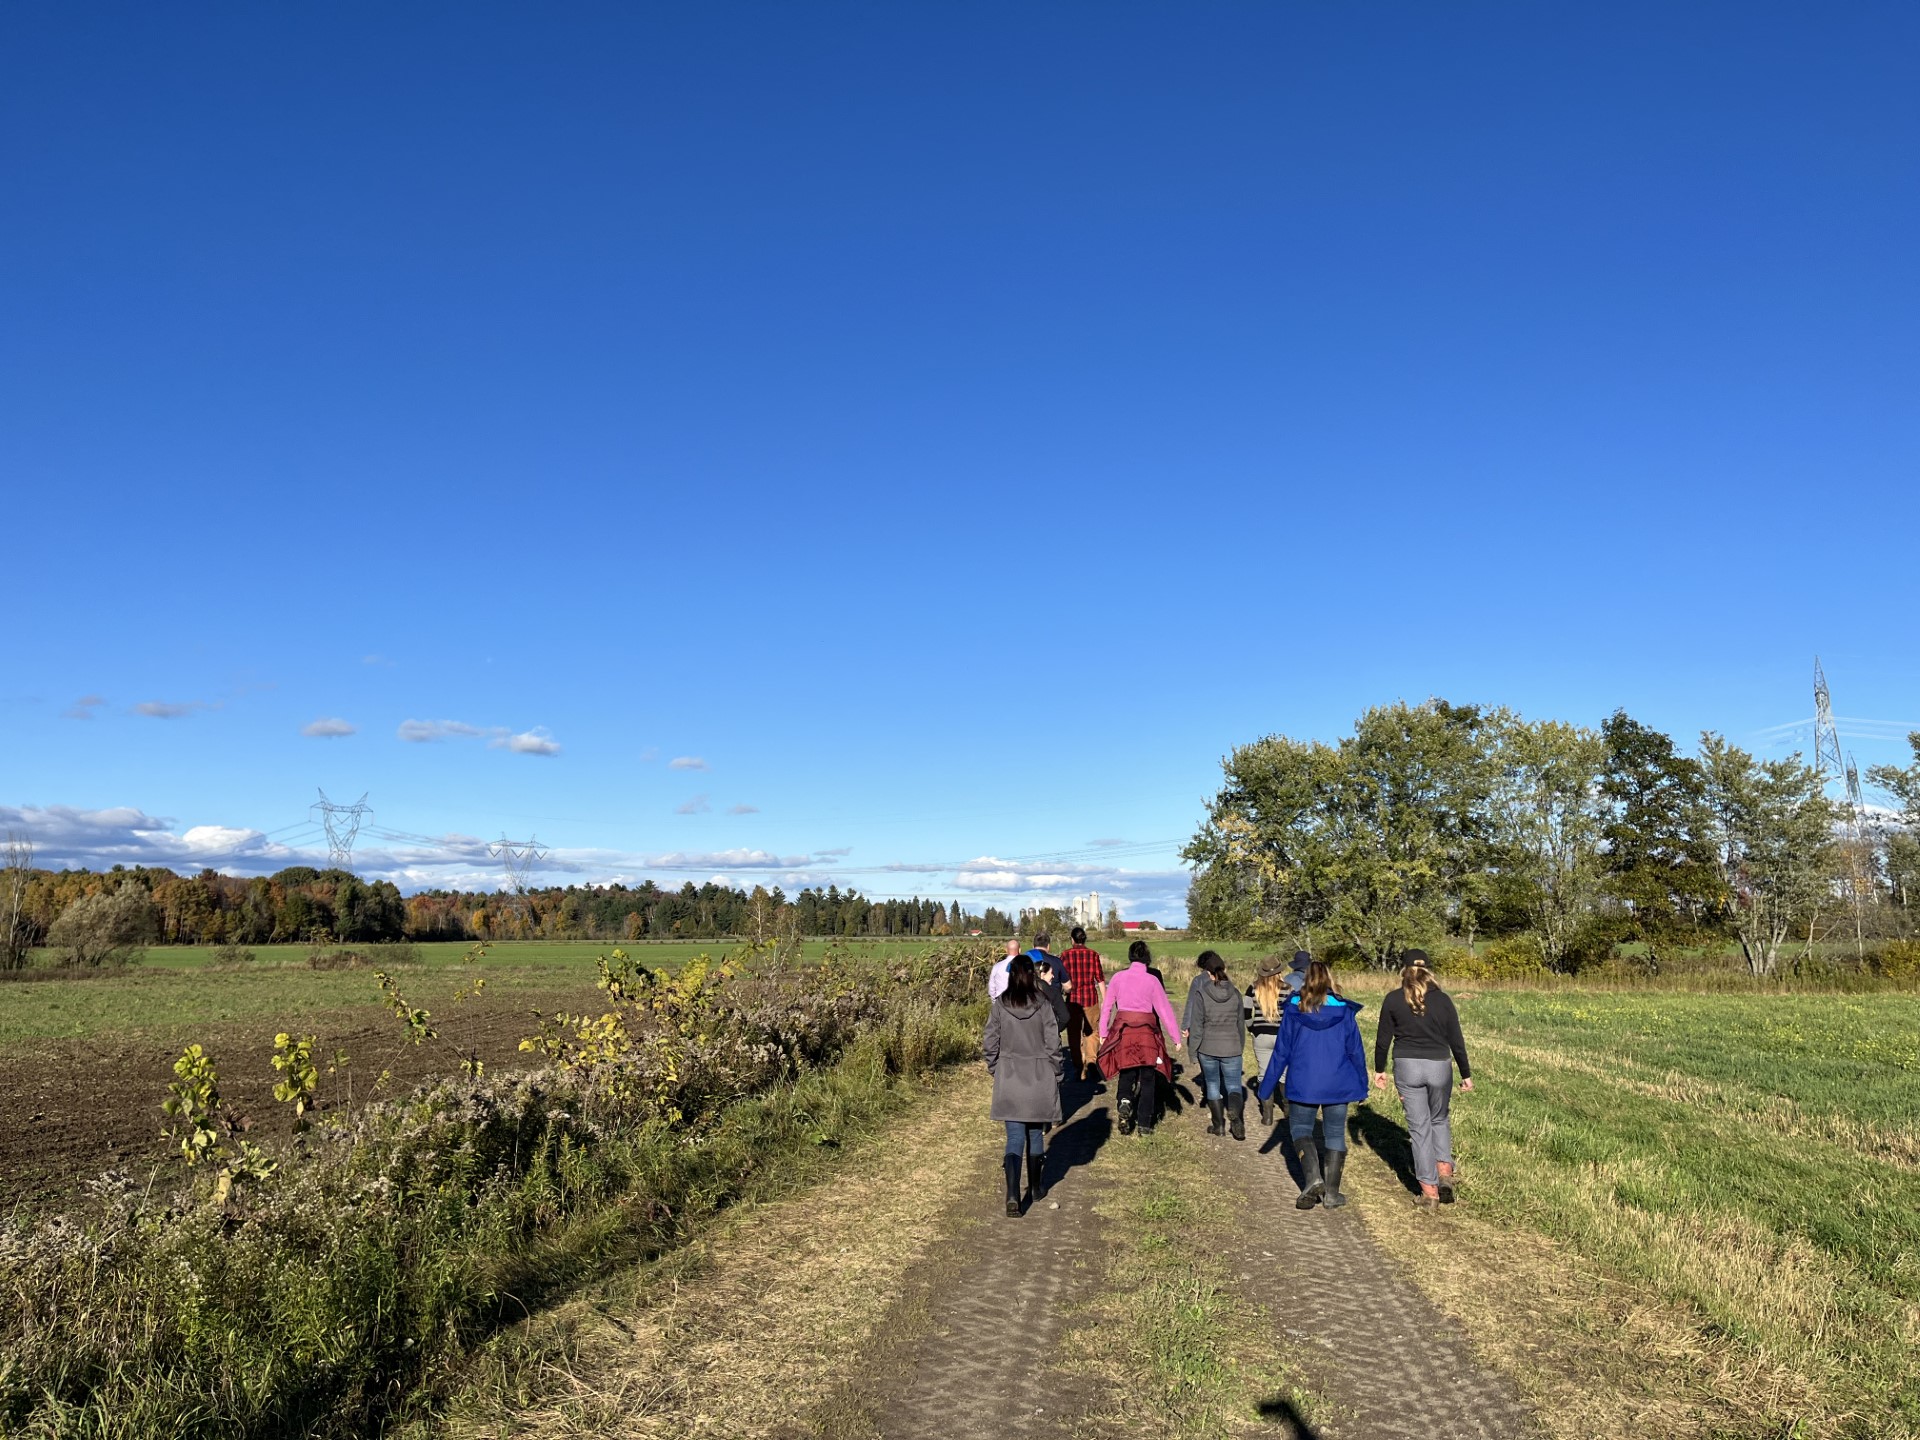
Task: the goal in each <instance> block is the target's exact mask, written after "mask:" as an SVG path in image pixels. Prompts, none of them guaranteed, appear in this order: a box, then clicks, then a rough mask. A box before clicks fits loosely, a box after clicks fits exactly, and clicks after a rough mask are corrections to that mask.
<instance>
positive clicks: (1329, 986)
mask: <svg viewBox="0 0 1920 1440" xmlns="http://www.w3.org/2000/svg"><path fill="white" fill-rule="evenodd" d="M1329 995H1333V996H1336V997H1338V998H1339V999H1342V1000H1344V999H1346V998H1347V997H1346V996H1344V995H1341V994H1340V991H1339V990H1338V989H1337V988H1335V986H1334V983H1333V972H1332V971H1331V970H1329V969H1328V968H1327V966H1326V962H1325V961H1324V960H1315V961H1314V962H1313V963H1312V964H1310V965H1308V966H1307V981H1306V983H1305V984H1304V985H1302V986H1301V987H1300V1008H1301V1009H1302V1010H1318V1009H1319V1008H1320V1007H1321V1005H1323V1004H1324V1003H1326V998H1327V996H1329Z"/></svg>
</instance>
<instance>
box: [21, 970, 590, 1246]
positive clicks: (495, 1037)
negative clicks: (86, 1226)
mask: <svg viewBox="0 0 1920 1440" xmlns="http://www.w3.org/2000/svg"><path fill="white" fill-rule="evenodd" d="M580 1004H581V992H580V991H577V990H570V991H564V992H556V993H554V994H551V995H548V994H529V993H526V992H519V991H516V992H515V993H514V994H513V995H511V996H510V997H507V996H503V997H500V998H497V999H496V998H495V997H492V996H487V997H484V998H483V999H482V1000H481V1001H479V1002H478V1003H476V1004H474V1005H472V1006H470V1007H463V1010H462V1012H461V1013H459V1014H450V1015H448V1016H446V1017H445V1018H444V1019H443V1018H442V1017H441V1016H438V1015H436V1016H435V1017H434V1020H435V1024H436V1027H437V1028H438V1029H439V1032H440V1033H439V1038H438V1039H435V1040H429V1041H426V1042H425V1043H424V1044H420V1045H414V1044H412V1043H410V1041H409V1040H408V1037H407V1033H406V1030H405V1027H404V1026H402V1025H401V1024H400V1023H399V1022H398V1021H397V1020H395V1019H394V1018H393V1017H392V1016H389V1015H385V1014H378V1013H369V1011H368V1010H367V1008H366V1007H364V1006H361V1007H358V1008H356V1009H352V1010H339V1011H324V1012H321V1013H319V1014H315V1015H311V1016H307V1017H305V1018H304V1020H303V1022H302V1029H303V1031H304V1032H305V1033H308V1034H313V1035H316V1036H318V1037H319V1040H318V1043H317V1044H316V1045H315V1046H314V1051H313V1053H314V1061H315V1063H316V1064H317V1065H318V1066H319V1068H320V1071H321V1075H320V1092H319V1094H320V1104H319V1113H320V1114H322V1115H325V1114H326V1113H328V1112H329V1111H330V1110H333V1109H334V1108H335V1107H339V1106H344V1105H345V1104H346V1103H347V1092H348V1080H349V1075H348V1072H346V1071H341V1072H339V1073H337V1074H333V1075H329V1074H327V1073H326V1071H327V1068H328V1066H329V1065H330V1064H331V1063H332V1058H333V1055H334V1053H335V1052H336V1051H338V1050H345V1051H347V1053H348V1054H349V1055H350V1056H351V1057H352V1068H351V1083H352V1094H353V1099H354V1102H355V1103H356V1104H360V1103H364V1102H365V1100H366V1099H367V1097H368V1092H369V1090H370V1089H372V1088H373V1087H374V1086H375V1084H376V1082H378V1081H379V1076H380V1075H381V1073H382V1072H383V1071H386V1072H390V1075H389V1078H388V1079H387V1080H386V1081H385V1082H383V1083H380V1084H379V1089H378V1093H379V1094H382V1095H388V1096H391V1095H398V1094H405V1093H406V1092H407V1091H408V1090H409V1089H411V1088H413V1087H414V1086H415V1085H418V1084H420V1083H421V1082H422V1081H426V1080H431V1079H434V1078H436V1077H439V1076H442V1075H449V1074H455V1073H457V1072H458V1071H459V1069H460V1066H461V1062H462V1060H463V1059H464V1058H465V1056H466V1054H467V1051H468V1049H469V1047H471V1048H472V1049H473V1050H474V1051H475V1053H477V1054H478V1055H479V1057H480V1059H481V1061H482V1062H484V1064H485V1065H486V1067H487V1069H488V1070H489V1071H490V1072H491V1071H498V1070H511V1069H516V1068H519V1067H520V1066H522V1065H524V1064H526V1063H527V1062H528V1060H529V1059H530V1058H532V1057H529V1056H526V1055H522V1054H521V1053H519V1050H518V1046H519V1043H520V1041H521V1039H522V1038H524V1037H525V1036H527V1035H528V1034H530V1033H532V1030H533V1028H534V1027H533V1022H532V1020H531V1019H530V1017H529V1016H528V1013H527V1012H528V1011H529V1010H530V1009H533V1008H536V1007H537V1008H539V1009H541V1010H544V1011H547V1012H552V1011H554V1010H557V1009H567V1008H575V1009H577V1008H578V1007H579V1006H580ZM277 1029H278V1026H276V1025H274V1024H272V1023H267V1022H257V1021H241V1022H231V1023H227V1024H221V1025H204V1026H198V1027H194V1028H193V1029H192V1030H190V1031H189V1030H182V1031H180V1032H179V1033H177V1034H175V1033H168V1032H156V1033H153V1034H143V1035H140V1036H139V1037H137V1038H133V1039H123V1040H121V1041H119V1042H109V1043H113V1045H114V1048H112V1049H103V1048H102V1042H101V1041H100V1040H98V1039H89V1040H49V1041H43V1042H41V1043H39V1044H37V1045H34V1046H32V1047H31V1048H28V1049H25V1050H20V1051H15V1052H13V1053H10V1054H8V1055H5V1056H0V1210H5V1209H8V1208H11V1207H12V1206H14V1205H16V1204H28V1205H33V1206H36V1207H37V1206H42V1205H45V1204H48V1203H50V1202H54V1201H58V1200H60V1199H62V1198H63V1197H65V1196H68V1195H71V1194H72V1193H73V1192H75V1191H76V1190H78V1189H79V1188H80V1187H81V1186H82V1185H83V1184H84V1183H85V1182H86V1181H88V1180H90V1179H92V1178H94V1177H95V1176H97V1175H99V1174H100V1173H101V1172H103V1171H106V1170H109V1169H115V1168H119V1169H124V1170H128V1171H131V1172H133V1173H134V1174H136V1175H141V1176H144V1175H145V1174H146V1173H148V1172H149V1171H151V1170H154V1169H156V1168H160V1167H165V1166H169V1165H171V1164H172V1163H173V1158H172V1157H173V1145H172V1142H171V1141H168V1140H166V1139H164V1138H163V1137H162V1134H161V1131H162V1129H163V1128H164V1127H165V1125H166V1124H167V1117H166V1116H165V1115H164V1114H162V1113H161V1109H160V1105H161V1102H162V1101H163V1100H165V1099H166V1098H167V1086H168V1084H169V1082H170V1081H172V1079H173V1062H174V1061H175V1060H177V1059H178V1058H179V1056H180V1051H181V1049H182V1048H183V1047H184V1046H186V1045H188V1044H190V1043H196V1042H197V1043H199V1044H200V1045H203V1046H205V1047H206V1051H207V1054H208V1056H209V1057H210V1058H211V1059H212V1060H213V1063H214V1065H215V1067H216V1068H217V1069H218V1072H219V1077H220V1098H221V1102H222V1105H223V1107H224V1108H225V1109H226V1110H227V1111H228V1112H230V1113H231V1115H232V1116H233V1117H235V1118H236V1119H237V1120H238V1121H239V1123H240V1124H241V1125H243V1126H244V1127H246V1133H247V1134H249V1135H251V1136H254V1137H267V1138H279V1137H285V1136H288V1135H291V1134H292V1131H293V1120H292V1116H291V1114H290V1113H289V1112H288V1108H287V1107H286V1106H285V1105H282V1104H280V1103H279V1102H277V1101H275V1100H274V1098H273V1086H274V1082H275V1080H276V1079H277V1078H278V1076H277V1075H276V1073H275V1071H274V1069H273V1066H272V1064H271V1063H270V1057H271V1056H272V1055H273V1037H274V1035H275V1033H276V1031H277ZM163 1178H164V1177H163Z"/></svg>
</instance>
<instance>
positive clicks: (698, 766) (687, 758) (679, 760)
mask: <svg viewBox="0 0 1920 1440" xmlns="http://www.w3.org/2000/svg"><path fill="white" fill-rule="evenodd" d="M667 768H668V769H669V770H704V769H706V768H707V762H706V761H704V760H702V759H701V758H700V757H699V756H698V755H676V756H674V757H673V759H671V760H669V761H668V762H667Z"/></svg>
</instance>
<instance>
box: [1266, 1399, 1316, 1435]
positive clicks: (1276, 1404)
mask: <svg viewBox="0 0 1920 1440" xmlns="http://www.w3.org/2000/svg"><path fill="white" fill-rule="evenodd" d="M1260 1418H1261V1419H1262V1420H1265V1421H1267V1422H1269V1423H1273V1422H1276V1421H1277V1422H1278V1423H1279V1424H1282V1425H1284V1426H1286V1427H1287V1434H1288V1435H1289V1436H1291V1437H1292V1440H1321V1435H1320V1432H1319V1431H1318V1430H1316V1429H1314V1428H1313V1426H1311V1425H1309V1424H1308V1423H1307V1417H1306V1416H1304V1415H1302V1414H1301V1413H1300V1407H1299V1406H1298V1405H1295V1404H1294V1403H1293V1401H1291V1400H1289V1399H1287V1397H1286V1396H1284V1395H1276V1396H1274V1397H1273V1399H1271V1400H1262V1401H1261V1402H1260Z"/></svg>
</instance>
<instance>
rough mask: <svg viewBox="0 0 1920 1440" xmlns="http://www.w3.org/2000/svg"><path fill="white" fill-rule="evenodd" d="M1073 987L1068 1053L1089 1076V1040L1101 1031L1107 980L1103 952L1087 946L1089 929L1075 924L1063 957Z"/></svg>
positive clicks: (1079, 1073)
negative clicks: (1102, 989) (1102, 966)
mask: <svg viewBox="0 0 1920 1440" xmlns="http://www.w3.org/2000/svg"><path fill="white" fill-rule="evenodd" d="M1060 959H1061V962H1062V963H1063V964H1065V965H1066V967H1067V979H1069V980H1070V981H1072V982H1073V988H1072V989H1071V990H1069V991H1068V992H1067V1053H1068V1054H1069V1055H1071V1056H1073V1065H1074V1076H1075V1078H1077V1079H1080V1080H1085V1079H1086V1078H1087V1064H1088V1060H1087V1042H1088V1041H1090V1040H1092V1041H1096V1042H1097V1037H1098V1036H1099V1034H1100V1025H1099V1022H1098V1020H1096V1019H1093V1018H1091V1017H1094V1016H1097V1015H1099V1013H1100V987H1101V986H1102V985H1105V984H1106V983H1107V977H1106V974H1105V972H1103V971H1102V970H1101V969H1100V952H1099V951H1098V950H1089V949H1088V948H1087V932H1086V931H1085V930H1084V929H1082V928H1081V927H1080V926H1078V925H1076V926H1074V927H1073V945H1072V946H1071V948H1069V949H1068V951H1067V953H1066V954H1064V955H1062V956H1061V957H1060Z"/></svg>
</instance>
